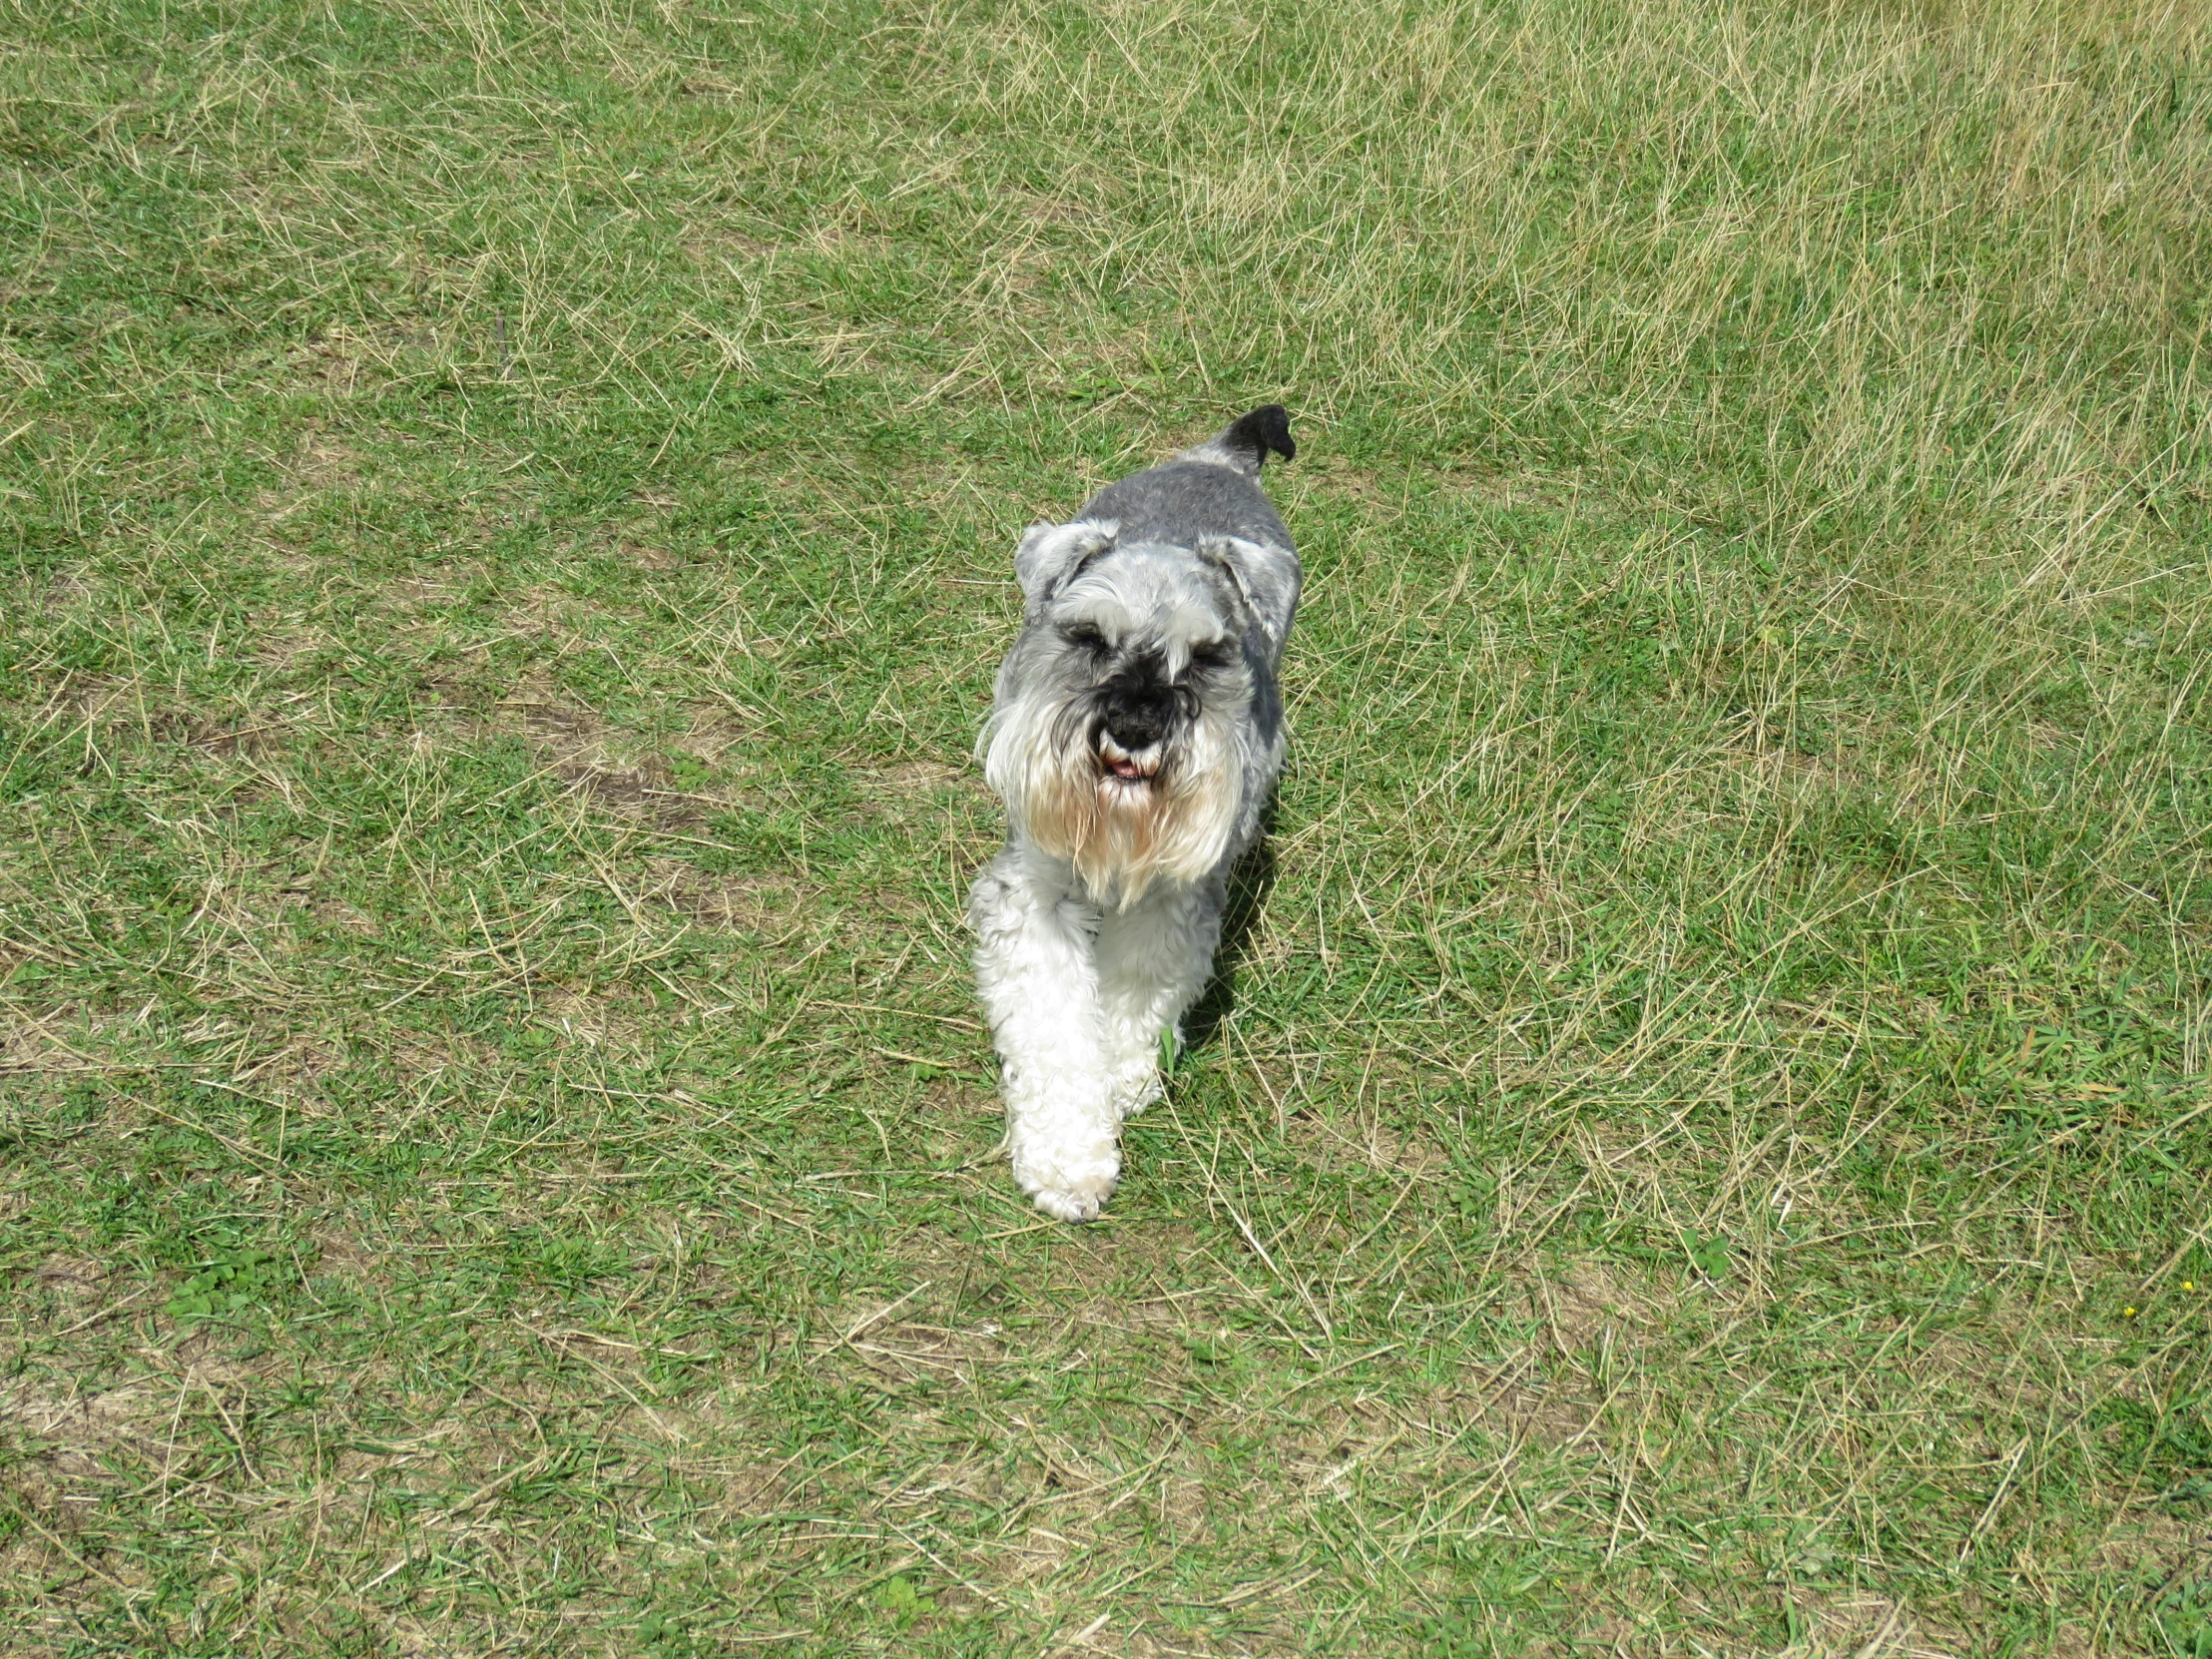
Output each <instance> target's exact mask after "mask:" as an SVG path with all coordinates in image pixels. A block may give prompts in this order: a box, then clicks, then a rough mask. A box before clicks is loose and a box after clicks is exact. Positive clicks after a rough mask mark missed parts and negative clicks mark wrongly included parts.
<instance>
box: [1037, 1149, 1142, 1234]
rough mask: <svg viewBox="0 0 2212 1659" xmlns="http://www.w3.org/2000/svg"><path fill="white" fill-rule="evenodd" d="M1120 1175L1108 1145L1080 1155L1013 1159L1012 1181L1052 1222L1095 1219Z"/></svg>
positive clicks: (1116, 1155)
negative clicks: (1085, 1154)
mask: <svg viewBox="0 0 2212 1659" xmlns="http://www.w3.org/2000/svg"><path fill="white" fill-rule="evenodd" d="M1120 1174H1121V1158H1120V1156H1119V1154H1117V1153H1116V1152H1115V1151H1114V1149H1113V1148H1112V1147H1111V1146H1108V1147H1105V1148H1103V1149H1093V1150H1092V1151H1091V1152H1090V1153H1089V1154H1088V1155H1087V1156H1081V1157H1072V1158H1069V1157H1063V1158H1052V1159H1044V1158H1022V1157H1016V1158H1015V1159H1014V1180H1015V1182H1016V1183H1017V1184H1018V1185H1019V1186H1020V1187H1021V1190H1022V1191H1023V1192H1025V1193H1027V1194H1028V1195H1029V1196H1030V1198H1031V1199H1032V1200H1033V1201H1034V1202H1035V1204H1036V1206H1037V1208H1038V1209H1040V1210H1042V1211H1043V1212H1044V1213H1045V1214H1046V1215H1048V1216H1050V1217H1052V1218H1053V1219H1054V1220H1055V1221H1096V1220H1097V1219H1098V1212H1099V1211H1100V1210H1101V1209H1103V1208H1105V1205H1106V1200H1107V1199H1109V1198H1111V1197H1112V1196H1113V1192H1114V1182H1115V1180H1116V1178H1117V1177H1119V1176H1120Z"/></svg>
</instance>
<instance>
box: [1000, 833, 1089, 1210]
mask: <svg viewBox="0 0 2212 1659" xmlns="http://www.w3.org/2000/svg"><path fill="white" fill-rule="evenodd" d="M968 911H969V914H970V915H971V916H972V917H973V919H974V922H975V931H976V935H977V938H978V940H979V942H978V944H977V946H976V951H975V976H976V981H977V984H978V986H979V987H980V989H981V991H982V995H983V1008H984V1011H985V1012H986V1013H987V1014H988V1015H989V1017H990V1022H991V1040H992V1042H993V1044H994V1045H995V1046H996V1048H997V1049H998V1057H999V1083H1000V1087H1001V1089H1002V1090H1003V1092H1004V1094H1005V1098H1006V1138H1007V1144H1008V1147H1009V1149H1010V1150H1011V1152H1012V1154H1013V1163H1014V1180H1015V1181H1016V1182H1017V1183H1019V1184H1020V1187H1021V1190H1022V1191H1023V1192H1025V1193H1028V1194H1030V1195H1031V1196H1032V1197H1034V1198H1035V1199H1036V1201H1037V1208H1038V1209H1040V1210H1042V1211H1044V1213H1045V1214H1046V1215H1049V1216H1056V1217H1058V1218H1059V1219H1060V1220H1061V1221H1089V1220H1091V1219H1092V1218H1093V1217H1095V1216H1096V1215H1097V1214H1098V1211H1099V1206H1100V1205H1102V1204H1104V1203H1105V1202H1106V1198H1107V1195H1108V1194H1110V1193H1111V1192H1112V1191H1113V1190H1114V1178H1115V1177H1116V1175H1118V1174H1119V1173H1120V1170H1121V1154H1120V1151H1119V1150H1118V1148H1117V1147H1116V1145H1115V1139H1116V1135H1115V1131H1116V1129H1117V1128H1118V1126H1119V1116H1118V1114H1117V1112H1116V1111H1115V1107H1114V1100H1113V1091H1112V1088H1111V1082H1110V1079H1109V1077H1108V1075H1107V1066H1106V1056H1105V1053H1104V1050H1103V1047H1102V1044H1101V1042H1100V1036H1101V1019H1100V1012H1099V1005H1098V970H1097V964H1096V960H1095V956H1094V946H1095V943H1096V939H1097V934H1098V925H1099V915H1098V910H1097V908H1096V906H1094V905H1092V904H1091V903H1090V902H1089V901H1088V900H1087V899H1085V898H1083V897H1081V896H1080V895H1079V894H1077V893H1075V892H1073V891H1071V890H1070V883H1069V881H1068V879H1067V876H1066V874H1065V866H1064V865H1058V864H1057V863H1056V862H1055V861H1054V860H1050V859H1046V858H1044V857H1043V856H1042V855H1041V854H1037V853H1034V852H1025V851H1024V850H1023V849H1021V848H1018V847H1008V848H1007V849H1006V850H1005V851H1004V852H1002V853H1000V854H999V855H998V857H996V858H995V859H993V860H992V861H991V862H990V863H989V864H988V865H986V866H985V868H984V870H983V873H982V874H981V875H979V876H977V877H976V880H975V887H974V890H973V891H972V892H971V893H970V894H969V896H968Z"/></svg>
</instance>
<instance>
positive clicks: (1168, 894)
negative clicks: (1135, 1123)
mask: <svg viewBox="0 0 2212 1659" xmlns="http://www.w3.org/2000/svg"><path fill="white" fill-rule="evenodd" d="M1226 897H1227V886H1226V884H1225V883H1224V882H1223V881H1222V880H1221V879H1220V878H1218V877H1213V878H1209V879H1207V880H1205V881H1201V882H1198V883H1196V884H1194V885H1190V886H1184V885H1181V884H1171V883H1165V882H1163V883H1162V884H1161V885H1159V886H1156V887H1154V888H1153V889H1152V891H1151V892H1149V893H1147V894H1146V895H1145V897H1144V898H1143V899H1142V900H1141V901H1140V902H1138V903H1137V904H1136V905H1134V906H1132V907H1131V908H1129V909H1127V910H1123V911H1119V912H1116V913H1113V914H1109V915H1108V916H1106V917H1105V919H1104V921H1103V922H1102V923H1101V926H1100V929H1099V935H1098V982H1099V1002H1100V1005H1101V1008H1102V1010H1103V1012H1104V1014H1105V1020H1104V1026H1103V1030H1104V1035H1105V1042H1106V1063H1107V1069H1108V1072H1109V1074H1110V1075H1111V1078H1112V1084H1113V1095H1114V1114H1115V1116H1116V1117H1117V1118H1122V1117H1127V1116H1128V1115H1130V1114H1131V1113H1133V1112H1141V1111H1143V1110H1144V1109H1145V1108H1146V1107H1147V1106H1149V1105H1151V1104H1152V1102H1153V1101H1155V1100H1157V1099H1159V1098H1160V1047H1161V1044H1160V1038H1161V1036H1162V1034H1163V1033H1164V1032H1167V1031H1171V1030H1172V1031H1174V1032H1175V1033H1176V1037H1177V1040H1178V1041H1180V1040H1181V1038H1182V1030H1181V1027H1180V1021H1181V1020H1182V1018H1183V1015H1184V1014H1185V1012H1187V1011H1188V1010H1189V1008H1190V1006H1191V1004H1192V1003H1194V1002H1196V1001H1197V1000H1198V996H1199V993H1200V992H1201V991H1203V990H1204V989H1205V988H1206V981H1207V978H1208V976H1209V975H1211V973H1212V972H1213V965H1214V947H1215V946H1216V945H1218V944H1219V943H1220V942H1221V916H1222V909H1223V907H1224V904H1225V902H1226Z"/></svg>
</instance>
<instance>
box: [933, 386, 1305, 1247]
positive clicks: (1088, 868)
mask: <svg viewBox="0 0 2212 1659" xmlns="http://www.w3.org/2000/svg"><path fill="white" fill-rule="evenodd" d="M1271 450H1272V451H1274V452H1275V453H1276V454H1278V455H1281V456H1282V457H1283V458H1284V459H1285V460H1289V459H1290V458H1291V456H1292V454H1293V453H1294V445H1293V444H1292V442H1291V426H1290V419H1289V417H1288V416H1287V415H1286V414H1285V413H1284V410H1283V407H1282V405H1281V404H1279V403H1270V404H1268V405H1267V406H1266V407H1264V408H1258V409H1254V410H1253V411H1252V412H1251V413H1250V414H1248V415H1246V416H1244V417H1243V418H1242V419H1240V420H1237V421H1235V422H1234V423H1232V424H1231V425H1230V426H1229V427H1228V428H1226V429H1225V430H1224V431H1222V432H1221V433H1220V434H1219V435H1217V436H1216V437H1213V438H1211V439H1209V440H1208V441H1207V442H1205V443H1202V444H1200V445H1199V446H1198V447H1197V448H1195V449H1187V450H1185V451H1184V452H1183V453H1182V454H1180V455H1177V456H1175V457H1174V458H1173V459H1172V460H1168V461H1164V462H1162V463H1161V464H1160V465H1158V466H1156V467H1152V468H1150V469H1149V470H1147V471H1144V472H1140V473H1137V474H1135V475H1134V476H1133V477H1128V478H1124V479H1122V480H1121V481H1120V482H1119V483H1117V484H1111V485H1108V486H1107V487H1106V488H1105V489H1103V490H1101V491H1100V492H1099V493H1098V494H1097V495H1095V496H1093V497H1092V498H1091V500H1090V502H1089V504H1088V505H1086V506H1085V507H1084V508H1083V510H1082V512H1081V513H1080V514H1078V515H1077V516H1076V517H1075V518H1074V519H1073V520H1071V521H1070V522H1069V523H1066V524H1038V525H1033V526H1031V528H1030V529H1029V531H1028V532H1027V533H1026V534H1025V535H1024V536H1023V537H1022V538H1021V544H1020V546H1019V547H1017V548H1016V549H1015V551H1014V575H1015V577H1016V579H1017V580H1019V582H1020V583H1021V590H1022V595H1023V598H1024V600H1025V602H1026V603H1025V608H1024V614H1023V618H1022V628H1021V633H1020V635H1019V636H1018V637H1017V638H1016V639H1015V641H1014V644H1013V648H1012V649H1011V650H1010V651H1008V652H1007V654H1006V660H1005V662H1004V663H1002V664H1001V665H1000V666H999V670H998V682H997V689H996V695H995V698H994V700H993V702H992V705H991V714H990V720H989V722H988V724H987V725H986V726H985V727H984V729H983V736H982V739H981V742H980V743H979V744H978V745H977V747H978V749H979V751H980V752H981V753H982V755H983V758H984V773H985V776H986V777H987V778H988V779H989V780H990V785H991V788H992V789H993V790H995V791H996V792H997V793H998V796H999V798H1000V799H1001V800H1002V801H1004V802H1005V804H1006V816H1007V821H1008V822H1007V833H1006V849H1005V850H1004V851H1003V852H1001V853H1000V854H999V855H998V856H997V857H996V858H993V859H992V860H991V862H990V863H989V864H988V865H987V866H986V867H985V868H984V870H983V872H982V873H981V874H980V875H979V876H977V877H976V880H975V887H974V890H973V891H972V892H971V893H970V895H969V899H968V914H969V917H970V919H971V920H972V921H973V922H974V925H975V931H976V934H977V937H978V941H979V942H978V944H977V946H976V951H975V972H976V978H977V981H978V982H979V985H980V988H981V990H982V996H983V1005H984V1008H985V1010H986V1011H987V1012H988V1014H989V1016H990V1022H991V1036H992V1040H993V1042H994V1043H995V1045H996V1047H997V1049H998V1054H999V1059H1000V1061H1001V1083H1002V1086H1003V1088H1004V1091H1005V1096H1006V1126H1007V1141H1008V1145H1009V1148H1010V1150H1011V1151H1012V1154H1013V1163H1014V1179H1015V1180H1016V1181H1017V1182H1019V1183H1020V1185H1021V1188H1022V1190H1023V1191H1024V1192H1026V1193H1029V1194H1031V1195H1032V1196H1033V1197H1034V1198H1035V1199H1036V1202H1037V1208H1038V1209H1040V1210H1042V1211H1044V1212H1045V1213H1046V1214H1047V1215H1050V1216H1056V1217H1058V1218H1059V1219H1060V1220H1062V1221H1089V1220H1090V1219H1091V1218H1093V1217H1094V1216H1096V1215H1097V1214H1098V1210H1099V1206H1100V1205H1101V1204H1103V1203H1105V1201H1106V1198H1107V1195H1108V1194H1109V1193H1111V1192H1112V1191H1113V1190H1114V1180H1115V1177H1116V1176H1117V1175H1118V1174H1119V1173H1120V1169H1121V1154H1120V1151H1119V1148H1118V1146H1117V1144H1116V1143H1117V1140H1118V1138H1119V1134H1120V1129H1121V1120H1122V1119H1123V1118H1124V1117H1127V1116H1128V1115H1129V1114H1130V1113H1132V1112H1137V1111H1141V1110H1143V1109H1144V1107H1145V1106H1146V1105H1148V1104H1149V1103H1150V1102H1152V1101H1153V1100H1155V1099H1157V1098H1158V1097H1159V1094H1160V1075H1159V1059H1160V1055H1161V1052H1162V1049H1163V1047H1164V1046H1165V1043H1166V1039H1167V1034H1168V1033H1170V1032H1173V1033H1174V1040H1175V1041H1177V1042H1180V1040H1181V1031H1180V1028H1179V1026H1178V1021H1179V1020H1180V1019H1181V1018H1182V1016H1183V1013H1184V1011H1185V1010H1186V1009H1188V1008H1189V1007H1190V1005H1191V1003H1192V1002H1193V1001H1194V1000H1195V999H1196V998H1197V996H1198V994H1199V992H1200V991H1201V990H1202V989H1203V988H1204V987H1205V984H1206V979H1207V975H1208V973H1209V972H1210V970H1211V967H1212V963H1213V958H1214V947H1215V946H1216V945H1217V944H1218V943H1220V940H1221V920H1222V911H1223V909H1224V907H1225V905H1226V903H1227V899H1228V890H1229V870H1230V866H1231V865H1232V864H1233V863H1234V862H1235V861H1236V859H1237V857H1238V855H1239V854H1240V853H1242V852H1243V851H1244V850H1245V849H1246V848H1247V847H1248V846H1250V845H1251V844H1252V842H1253V840H1254V839H1255V838H1256V837H1257V836H1258V834H1259V832H1260V818H1261V813H1262V811H1263V809H1264V808H1265V807H1266V805H1267V799H1268V794H1269V791H1270V790H1272V789H1273V788H1274V786H1275V780H1276V774H1277V773H1278V772H1280V771H1281V769H1282V765H1283V742H1284V737H1283V699H1282V696H1281V694H1280V693H1279V692H1278V691H1277V689H1276V678H1275V676H1276V665H1277V664H1278V663H1279V662H1280V661H1281V660H1282V656H1283V642H1284V640H1285V638H1286V637H1287V636H1288V635H1289V634H1290V631H1291V618H1292V616H1293V615H1294V614H1295V613H1296V612H1297V610H1298V589H1299V574H1300V573H1299V564H1298V555H1297V553H1296V552H1294V551H1293V550H1292V547H1291V538H1290V533H1289V532H1288V531H1286V530H1285V529H1284V528H1283V520H1282V519H1281V518H1280V517H1278V516H1277V515H1276V511H1275V508H1274V506H1273V505H1272V504H1270V502H1269V501H1268V498H1267V496H1266V495H1265V494H1263V493H1262V492H1261V489H1260V483H1259V479H1260V467H1261V463H1262V462H1264V461H1265V460H1266V459H1267V456H1268V453H1269V451H1271Z"/></svg>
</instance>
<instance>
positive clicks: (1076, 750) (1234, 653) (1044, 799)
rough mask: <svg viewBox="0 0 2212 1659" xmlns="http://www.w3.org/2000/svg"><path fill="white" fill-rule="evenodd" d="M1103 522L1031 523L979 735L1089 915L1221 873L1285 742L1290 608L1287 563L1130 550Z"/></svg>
mask: <svg viewBox="0 0 2212 1659" xmlns="http://www.w3.org/2000/svg"><path fill="white" fill-rule="evenodd" d="M1117 528H1118V527H1117V526H1116V525H1114V524H1111V523H1093V522H1087V521H1080V520H1079V521H1077V522H1076V523H1073V524H1058V525H1037V526H1035V527H1033V528H1032V529H1031V530H1030V531H1029V532H1028V533H1027V534H1026V535H1025V536H1023V538H1022V541H1021V546H1020V548H1019V549H1018V550H1017V551H1016V553H1015V556H1014V572H1015V575H1016V576H1017V577H1018V578H1019V579H1020V581H1021V585H1022V591H1023V594H1024V595H1025V597H1026V599H1027V610H1026V615H1025V617H1024V621H1023V627H1022V632H1021V636H1020V637H1019V638H1018V639H1017V640H1016V641H1015V642H1014V647H1013V650H1012V651H1011V652H1009V653H1008V654H1007V658H1006V661H1005V664H1004V665H1003V666H1002V667H1001V668H1000V670H999V676H998V696H997V701H996V704H995V705H994V707H993V709H992V714H991V722H990V725H989V727H988V728H987V729H986V731H985V734H984V743H985V772H986V774H987V776H988V777H989V779H990V783H991V787H992V788H993V789H995V790H997V791H998V793H999V795H1000V796H1001V797H1002V798H1003V799H1004V800H1005V802H1006V804H1007V807H1008V810H1009V811H1010V812H1012V813H1013V814H1014V816H1015V818H1016V819H1017V821H1018V822H1019V823H1020V824H1021V825H1022V826H1023V829H1024V830H1025V832H1026V833H1027V834H1028V836H1029V837H1030V839H1031V840H1033V841H1034V842H1035V843H1036V844H1037V845H1038V846H1039V847H1040V848H1042V849H1043V850H1044V851H1046V852H1049V853H1051V854H1052V855H1054V856H1056V857H1062V858H1066V859H1067V860H1068V861H1069V862H1070V863H1071V864H1073V865H1074V867H1075V869H1076V871H1077V873H1078V874H1079V875H1080V876H1081V877H1082V879H1083V882H1084V885H1085V886H1086V887H1087V888H1088V889H1089V890H1090V892H1091V893H1092V895H1093V896H1094V897H1096V898H1097V899H1099V900H1100V901H1101V902H1111V903H1118V904H1128V903H1131V902H1133V901H1134V900H1135V899H1136V898H1137V897H1138V896H1140V895H1141V894H1142V893H1143V892H1144V890H1145V888H1146V887H1148V886H1149V885H1150V884H1151V883H1152V882H1153V881H1154V880H1156V879H1159V878H1161V877H1163V876H1165V877H1169V878H1173V879H1181V880H1193V879H1196V878H1197V877H1199V876H1201V875H1203V874H1205V873H1206V872H1207V871H1208V870H1210V869H1212V868H1213V867H1214V866H1215V865H1217V864H1218V863H1219V862H1220V861H1221V859H1222V857H1223V856H1224V854H1225V853H1226V852H1227V850H1228V848H1229V845H1230V843H1231V840H1232V839H1233V837H1234V836H1235V834H1236V833H1237V830H1238V827H1239V825H1240V823H1242V822H1244V821H1245V820H1246V815H1247V812H1248V808H1249V807H1251V806H1252V805H1253V804H1250V803H1248V802H1247V801H1246V799H1245V797H1246V794H1247V793H1248V781H1249V780H1251V779H1253V778H1255V777H1264V776H1266V772H1267V770H1268V769H1265V768H1259V767H1256V766H1255V765H1254V764H1253V763H1254V760H1255V752H1256V750H1258V749H1259V748H1262V747H1265V746H1269V745H1273V744H1276V743H1278V742H1279V741H1280V739H1279V736H1278V733H1277V729H1276V728H1277V724H1278V722H1277V716H1276V711H1275V707H1274V696H1275V693H1274V675H1275V668H1276V663H1277V660H1278V658H1279V657H1280V655H1281V652H1282V645H1283V638H1284V636H1285V635H1286V634H1287V633H1288V632H1289V630H1290V622H1291V614H1292V612H1293V610H1294V609H1295V608H1296V605H1297V602H1298V566H1297V562H1296V560H1295V559H1293V558H1292V557H1291V555H1290V554H1289V553H1288V552H1285V551H1282V550H1279V549H1275V548H1270V547H1267V546H1264V545H1262V544H1260V543H1257V542H1250V541H1245V540H1243V539H1241V538H1237V537H1226V536H1208V537H1202V538H1200V539H1199V541H1198V545H1197V546H1196V547H1195V548H1180V547H1173V546H1169V545H1165V544H1162V543H1158V542H1136V543H1132V544H1125V543H1124V542H1122V541H1121V540H1119V539H1118V538H1117V534H1116V531H1117Z"/></svg>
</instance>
